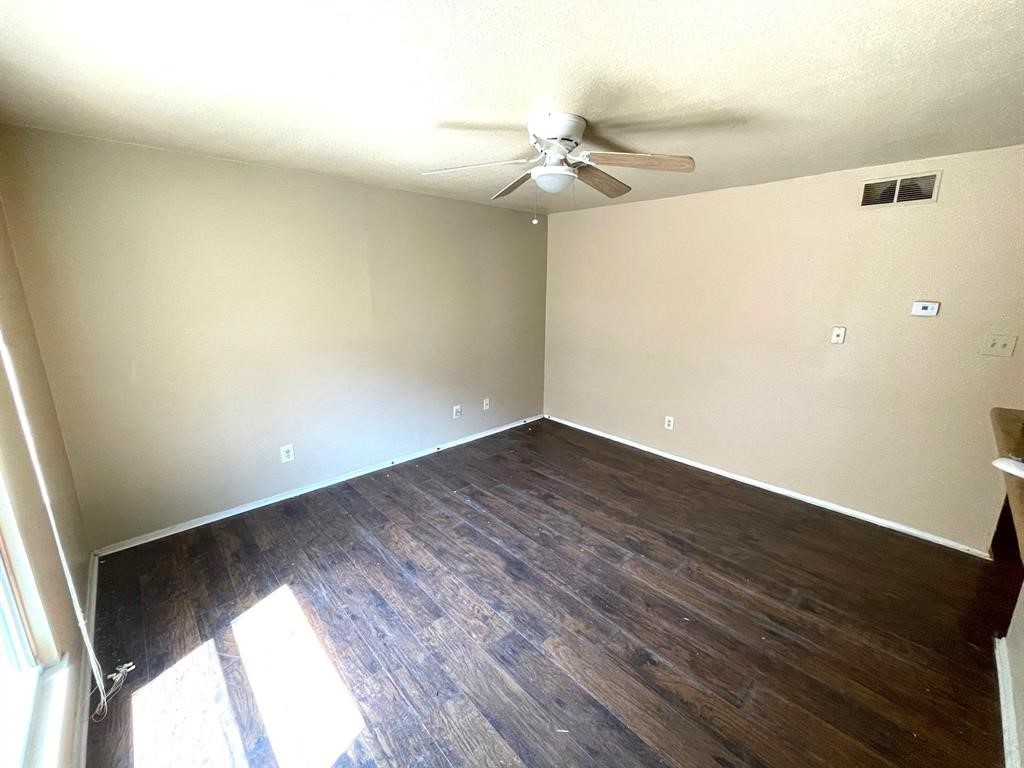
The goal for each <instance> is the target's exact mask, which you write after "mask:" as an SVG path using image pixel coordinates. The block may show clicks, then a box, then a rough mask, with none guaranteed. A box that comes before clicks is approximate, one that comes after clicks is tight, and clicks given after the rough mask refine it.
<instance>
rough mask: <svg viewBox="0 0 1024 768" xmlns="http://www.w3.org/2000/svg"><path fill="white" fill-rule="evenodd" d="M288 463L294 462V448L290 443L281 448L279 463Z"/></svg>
mask: <svg viewBox="0 0 1024 768" xmlns="http://www.w3.org/2000/svg"><path fill="white" fill-rule="evenodd" d="M289 461H295V448H294V446H292V444H291V443H289V444H288V445H282V446H281V463H282V464H287V463H288V462H289Z"/></svg>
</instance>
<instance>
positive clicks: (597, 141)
mask: <svg viewBox="0 0 1024 768" xmlns="http://www.w3.org/2000/svg"><path fill="white" fill-rule="evenodd" d="M583 143H584V144H585V145H589V146H592V147H597V149H598V150H599V151H600V150H604V151H606V152H632V151H633V148H632V147H627V146H626V145H625V144H622V143H620V142H619V141H618V140H616V139H613V138H612V137H611V136H607V135H605V133H604V131H602V130H600V129H595V128H594V126H592V125H588V126H587V132H586V133H585V134H584V135H583Z"/></svg>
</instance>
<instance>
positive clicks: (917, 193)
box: [896, 173, 938, 203]
mask: <svg viewBox="0 0 1024 768" xmlns="http://www.w3.org/2000/svg"><path fill="white" fill-rule="evenodd" d="M937 178H938V177H937V176H936V175H935V174H934V173H933V174H930V175H928V176H911V177H909V178H906V179H900V190H899V192H897V193H896V202H897V203H911V202H915V201H918V200H931V199H932V194H933V193H934V192H935V180H936V179H937Z"/></svg>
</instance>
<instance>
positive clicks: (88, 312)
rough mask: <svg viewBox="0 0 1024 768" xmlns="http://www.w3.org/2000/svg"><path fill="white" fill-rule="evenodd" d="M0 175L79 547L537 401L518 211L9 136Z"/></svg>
mask: <svg viewBox="0 0 1024 768" xmlns="http://www.w3.org/2000/svg"><path fill="white" fill-rule="evenodd" d="M0 167H2V168H3V169H4V171H3V172H2V174H0V193H2V194H3V196H4V198H5V201H6V204H7V208H8V216H9V219H10V227H11V234H12V238H13V241H14V244H15V249H16V253H17V258H18V268H19V270H20V272H21V276H22V281H23V283H24V287H25V294H26V296H27V298H28V304H29V307H30V309H31V312H32V317H33V319H34V320H35V326H36V333H37V336H38V339H39V347H40V349H41V351H42V357H43V360H44V362H45V364H46V371H47V373H48V375H49V380H50V385H51V388H52V391H53V399H54V402H55V404H56V408H57V413H58V415H59V417H60V424H61V426H62V428H63V431H64V437H65V441H66V444H67V453H68V458H69V459H70V463H71V468H72V471H73V473H74V480H75V484H76V486H77V489H78V496H79V499H80V501H81V506H82V513H83V516H84V518H85V523H86V528H87V530H88V531H89V534H90V536H91V543H92V544H93V545H104V544H109V543H111V542H116V541H119V540H123V539H126V538H128V537H132V536H135V535H138V534H143V533H146V532H150V531H154V530H156V529H159V528H162V527H165V526H169V525H172V524H175V523H179V522H182V521H187V520H190V519H192V518H195V517H197V516H201V515H205V514H208V513H213V512H218V511H221V510H224V509H228V508H230V507H233V506H235V505H239V504H243V503H247V502H252V501H255V500H258V499H261V498H265V497H267V496H271V495H273V494H277V493H280V492H284V491H287V490H289V489H294V488H298V487H301V486H303V485H306V484H311V483H316V482H319V481H323V480H325V479H328V478H331V477H334V476H337V475H339V474H342V473H345V472H348V471H352V470H355V469H358V468H360V467H363V466H366V465H370V464H373V463H375V462H380V461H383V460H386V459H389V458H392V457H396V456H400V455H403V454H408V453H411V452H415V451H417V450H422V449H426V448H429V447H431V446H433V445H437V444H439V443H443V442H446V441H449V440H453V439H455V438H458V437H460V436H464V435H469V434H472V433H475V432H478V431H481V430H484V429H487V428H490V427H494V426H498V425H501V424H504V423H507V422H510V421H512V420H514V419H520V418H524V417H528V416H531V415H535V414H537V413H540V412H541V407H542V387H543V356H544V339H543V336H544V280H545V238H546V234H545V226H544V225H543V224H541V225H538V226H534V225H532V224H531V223H530V216H528V215H525V214H521V213H513V212H509V211H505V210H498V209H495V208H491V207H484V206H480V205H471V204H467V203H459V202H453V201H448V200H442V199H438V198H431V197H425V196H418V195H412V194H408V193H402V192H394V191H388V190H383V189H376V188H371V187H366V186H361V185H358V184H354V183H350V182H345V181H341V180H338V179H334V178H329V177H323V176H316V175H312V174H304V173H298V172H289V171H284V170H275V169H269V168H264V167H259V166H252V165H243V164H238V163H231V162H225V161H219V160H213V159H208V158H202V157H196V156H191V155H186V154H181V153H174V152H165V151H159V150H152V149H147V148H141V147H135V146H128V145H121V144H114V143H108V142H102V141H94V140H89V139H83V138H79V137H72V136H67V135H60V134H53V133H45V132H37V131H29V130H22V129H11V128H5V129H3V130H2V132H0ZM484 397H490V399H491V409H490V411H488V412H487V413H486V414H485V413H483V412H482V408H481V401H482V398H484ZM454 403H461V404H462V406H463V410H464V416H463V418H462V419H461V420H460V421H453V420H452V417H451V407H452V405H453V404H454ZM287 443H293V444H294V446H295V455H296V459H295V461H294V462H292V463H290V464H282V463H281V462H280V461H279V456H278V448H279V446H282V445H284V444H287Z"/></svg>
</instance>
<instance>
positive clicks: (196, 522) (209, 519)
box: [95, 414, 544, 557]
mask: <svg viewBox="0 0 1024 768" xmlns="http://www.w3.org/2000/svg"><path fill="white" fill-rule="evenodd" d="M543 418H544V416H543V415H542V414H538V415H536V416H530V417H529V418H526V419H516V420H515V421H511V422H509V423H508V424H502V425H501V426H500V427H494V428H493V429H486V430H484V431H483V432H477V433H476V434H473V435H467V436H466V437H460V438H459V439H457V440H452V441H451V442H447V443H442V444H441V445H436V446H434V447H432V448H427V449H425V450H422V451H417V452H416V453H410V454H406V455H405V456H399V457H398V458H395V459H389V460H387V461H382V462H380V463H378V464H372V465H370V466H368V467H361V468H360V469H357V470H354V471H352V472H346V473H345V474H343V475H338V476H337V477H331V478H328V479H326V480H321V481H319V482H316V483H312V484H310V485H304V486H302V487H301V488H292V489H291V490H288V491H282V492H281V493H278V494H275V495H274V496H268V497H267V498H265V499H258V500H256V501H250V502H247V503H245V504H239V505H238V506H237V507H231V509H225V510H222V511H220V512H213V513H212V514H209V515H203V516H202V517H196V518H193V519H191V520H186V521H185V522H183V523H178V524H177V525H171V526H168V527H166V528H161V529H159V530H156V531H153V532H152V533H144V534H142V535H141V536H135V537H134V538H131V539H125V540H124V541H119V542H116V543H114V544H108V545H107V546H105V547H100V548H99V549H97V550H96V552H95V555H96V556H98V557H103V556H104V555H109V554H112V553H114V552H120V551H121V550H122V549H129V548H130V547H137V546H138V545H139V544H145V543H147V542H150V541H156V540H157V539H162V538H164V537H165V536H173V535H174V534H176V533H181V532H182V531H187V530H189V529H190V528H198V527H199V526H200V525H206V524H207V523H213V522H216V521H217V520H223V519H224V518H226V517H233V516H234V515H240V514H242V513H243V512H248V511H250V510H253V509H259V508H260V507H265V506H267V505H268V504H274V503H276V502H278V501H284V500H285V499H291V498H294V497H295V496H301V495H302V494H304V493H309V492H310V491H316V490H319V489H321V488H326V487H327V486H328V485H334V484H335V483H341V482H344V481H345V480H351V479H352V478H353V477H359V476H360V475H366V474H369V473H370V472H376V471H377V470H379V469H386V468H388V467H391V466H394V465H395V464H401V463H403V462H406V461H412V460H414V459H419V458H422V457H424V456H429V455H430V454H432V453H435V452H436V451H443V450H444V449H445V448H454V447H455V446H457V445H462V444H463V443H470V442H473V441H474V440H479V439H480V438H482V437H487V436H488V435H495V434H497V433H498V432H504V431H505V430H506V429H511V428H512V427H518V426H519V425H521V424H529V423H530V422H531V421H537V420H538V419H543Z"/></svg>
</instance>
